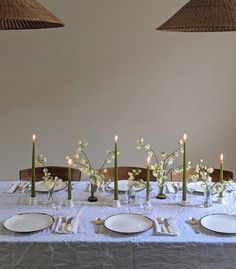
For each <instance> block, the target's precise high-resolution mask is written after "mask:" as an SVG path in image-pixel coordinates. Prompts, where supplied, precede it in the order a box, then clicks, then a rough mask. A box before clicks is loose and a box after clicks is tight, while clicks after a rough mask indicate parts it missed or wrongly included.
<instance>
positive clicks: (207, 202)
mask: <svg viewBox="0 0 236 269" xmlns="http://www.w3.org/2000/svg"><path fill="white" fill-rule="evenodd" d="M202 206H203V207H211V206H212V200H211V192H210V191H209V189H208V188H206V189H205V190H204V200H203V204H202Z"/></svg>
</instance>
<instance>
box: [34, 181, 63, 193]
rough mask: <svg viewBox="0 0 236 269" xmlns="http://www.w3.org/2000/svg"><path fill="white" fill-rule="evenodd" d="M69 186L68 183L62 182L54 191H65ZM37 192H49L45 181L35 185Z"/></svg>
mask: <svg viewBox="0 0 236 269" xmlns="http://www.w3.org/2000/svg"><path fill="white" fill-rule="evenodd" d="M66 186H67V184H66V182H64V181H62V182H60V183H59V184H58V185H57V186H56V187H55V189H54V191H60V190H63V189H65V187H66ZM35 190H36V191H37V192H48V191H49V189H48V186H47V185H46V184H45V182H44V181H38V182H36V183H35Z"/></svg>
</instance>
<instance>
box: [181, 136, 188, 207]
mask: <svg viewBox="0 0 236 269" xmlns="http://www.w3.org/2000/svg"><path fill="white" fill-rule="evenodd" d="M183 141H184V154H183V187H182V201H183V202H186V201H187V156H186V155H187V153H186V141H187V135H186V134H184V136H183Z"/></svg>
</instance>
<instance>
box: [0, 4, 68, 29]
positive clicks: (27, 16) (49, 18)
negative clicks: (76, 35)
mask: <svg viewBox="0 0 236 269" xmlns="http://www.w3.org/2000/svg"><path fill="white" fill-rule="evenodd" d="M62 26H64V23H63V22H62V21H60V20H59V19H58V18H57V17H56V16H54V15H53V14H52V13H51V12H49V11H48V10H47V9H45V8H44V7H43V6H42V5H40V4H39V3H38V2H37V1H36V0H0V30H22V29H41V28H54V27H62Z"/></svg>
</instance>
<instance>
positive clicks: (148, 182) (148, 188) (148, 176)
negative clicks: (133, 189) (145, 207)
mask: <svg viewBox="0 0 236 269" xmlns="http://www.w3.org/2000/svg"><path fill="white" fill-rule="evenodd" d="M150 159H151V158H150V156H149V157H148V158H147V178H146V201H147V202H148V201H149V194H150Z"/></svg>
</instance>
